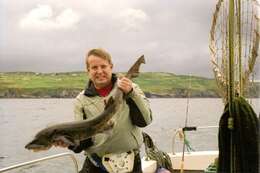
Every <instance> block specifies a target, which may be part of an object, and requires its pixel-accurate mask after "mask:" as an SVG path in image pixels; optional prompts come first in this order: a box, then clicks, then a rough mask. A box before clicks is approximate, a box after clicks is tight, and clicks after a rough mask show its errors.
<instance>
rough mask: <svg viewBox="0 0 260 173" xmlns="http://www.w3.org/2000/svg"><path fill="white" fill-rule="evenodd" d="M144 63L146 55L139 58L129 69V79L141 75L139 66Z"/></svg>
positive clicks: (127, 75)
mask: <svg viewBox="0 0 260 173" xmlns="http://www.w3.org/2000/svg"><path fill="white" fill-rule="evenodd" d="M142 63H143V64H145V59H144V55H142V56H140V57H139V58H138V59H137V61H136V62H135V63H134V65H133V66H132V67H131V68H130V69H129V70H128V72H127V74H126V77H127V78H129V79H131V78H135V77H137V76H138V75H139V68H140V65H141V64H142Z"/></svg>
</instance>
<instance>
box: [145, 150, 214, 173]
mask: <svg viewBox="0 0 260 173" xmlns="http://www.w3.org/2000/svg"><path fill="white" fill-rule="evenodd" d="M169 156H170V158H171V161H172V165H173V169H175V170H180V168H181V160H182V153H176V154H171V153H169ZM184 156H185V157H184V170H190V171H202V170H205V169H206V168H207V167H208V166H209V165H210V164H211V163H213V162H214V160H215V159H216V158H217V157H218V151H196V152H189V153H187V152H185V154H184ZM142 167H143V172H144V173H155V171H156V161H154V160H149V161H147V160H146V159H145V158H142Z"/></svg>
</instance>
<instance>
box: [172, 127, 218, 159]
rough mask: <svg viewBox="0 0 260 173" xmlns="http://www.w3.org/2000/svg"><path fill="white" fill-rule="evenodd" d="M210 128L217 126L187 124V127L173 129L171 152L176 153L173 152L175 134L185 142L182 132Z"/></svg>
mask: <svg viewBox="0 0 260 173" xmlns="http://www.w3.org/2000/svg"><path fill="white" fill-rule="evenodd" d="M211 128H218V126H189V127H183V128H179V129H174V134H173V138H172V154H176V153H175V140H176V137H177V135H178V136H179V138H180V139H182V140H183V142H185V141H184V140H185V139H184V133H183V132H185V131H196V130H197V129H211Z"/></svg>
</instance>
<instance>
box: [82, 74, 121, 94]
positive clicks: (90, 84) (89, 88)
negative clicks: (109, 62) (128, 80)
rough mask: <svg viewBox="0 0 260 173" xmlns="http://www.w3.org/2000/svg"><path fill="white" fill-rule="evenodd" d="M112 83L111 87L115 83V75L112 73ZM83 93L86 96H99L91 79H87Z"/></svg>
mask: <svg viewBox="0 0 260 173" xmlns="http://www.w3.org/2000/svg"><path fill="white" fill-rule="evenodd" d="M111 80H112V84H113V87H114V84H115V83H116V81H117V76H116V74H114V73H113V74H112V79H111ZM84 95H85V96H87V97H94V96H99V94H98V92H97V90H96V88H95V86H94V84H93V82H92V81H91V80H89V81H88V84H87V86H86V89H85V91H84Z"/></svg>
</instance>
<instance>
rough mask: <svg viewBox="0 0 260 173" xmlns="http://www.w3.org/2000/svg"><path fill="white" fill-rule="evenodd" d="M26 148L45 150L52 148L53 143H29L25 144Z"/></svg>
mask: <svg viewBox="0 0 260 173" xmlns="http://www.w3.org/2000/svg"><path fill="white" fill-rule="evenodd" d="M25 148H26V149H28V150H33V151H43V150H48V149H50V148H51V145H41V144H31V143H29V144H27V145H26V146H25Z"/></svg>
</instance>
